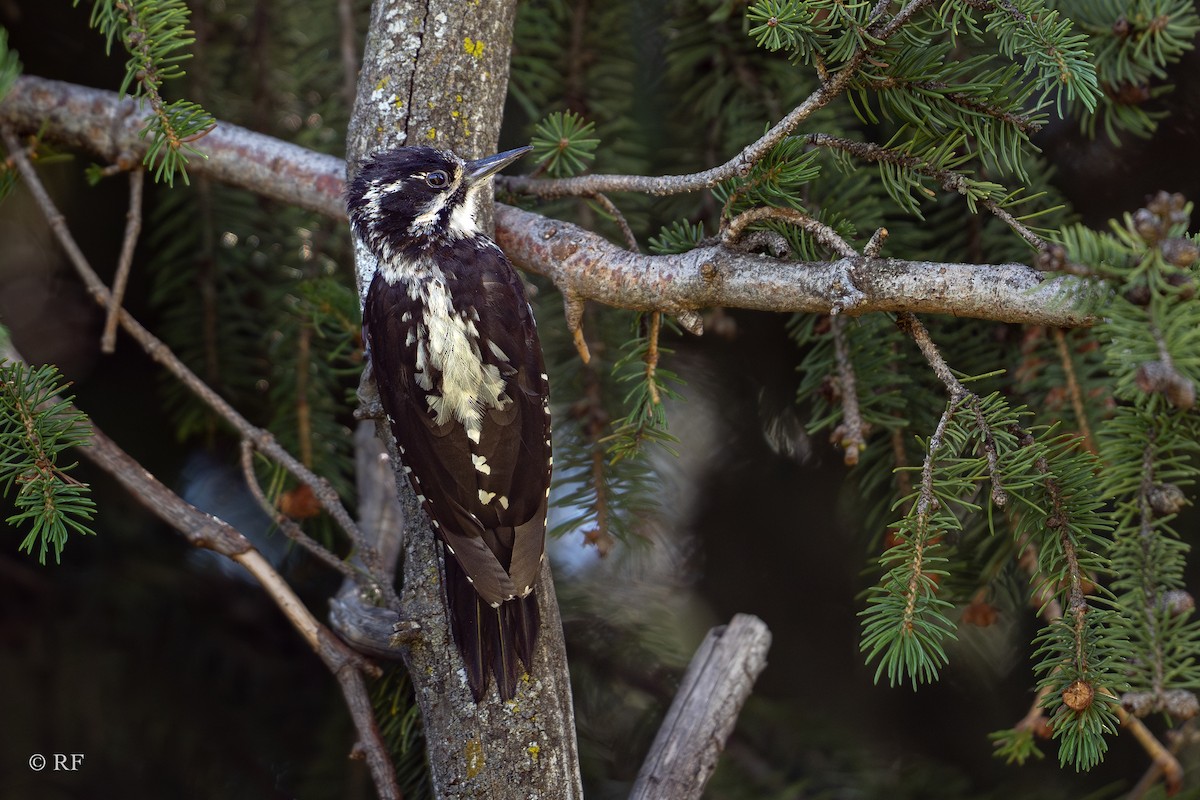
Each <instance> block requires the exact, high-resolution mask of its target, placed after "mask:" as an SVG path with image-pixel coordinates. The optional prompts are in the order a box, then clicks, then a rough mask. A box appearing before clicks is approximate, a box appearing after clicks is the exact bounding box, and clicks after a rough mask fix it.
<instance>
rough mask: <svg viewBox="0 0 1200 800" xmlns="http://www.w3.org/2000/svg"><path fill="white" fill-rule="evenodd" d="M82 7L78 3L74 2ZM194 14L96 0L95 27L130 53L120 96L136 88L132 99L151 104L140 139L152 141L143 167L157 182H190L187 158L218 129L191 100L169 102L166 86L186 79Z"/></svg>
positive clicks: (180, 7)
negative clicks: (205, 136) (202, 138)
mask: <svg viewBox="0 0 1200 800" xmlns="http://www.w3.org/2000/svg"><path fill="white" fill-rule="evenodd" d="M75 4H76V5H78V4H79V0H75ZM190 13H191V12H190V11H189V10H188V7H187V5H186V4H185V3H184V2H183V0H95V2H94V4H93V5H92V15H91V25H92V27H93V28H96V29H97V30H98V31H99V32H100V33H101V34H102V35H103V36H104V39H105V49H106V52H108V53H110V54H111V53H112V47H113V42H114V41H117V40H119V41H120V43H121V45H122V46H123V47H124V48H125V50H126V51H127V52H128V53H129V59H128V60H127V61H126V63H125V78H124V80H122V82H121V89H120V91H121V93H122V94H125V93H127V92H128V91H129V89H130V87H133V92H132V94H133V96H134V97H137V98H138V99H139V100H142V101H145V102H147V103H149V105H150V114H149V115H148V116H147V118H146V126H145V127H144V128H142V131H141V136H142V138H144V139H149V140H150V145H149V148H148V149H147V151H146V156H145V158H144V159H143V163H144V164H145V165H146V167H147V168H148V169H149V170H152V171H153V173H154V179H155V180H156V181H165V182H166V183H167V184H168V185H174V182H175V177H176V176H180V177H182V178H183V181H184V183H187V181H188V175H187V163H188V157H189V155H194V156H201V157H203V155H204V154H203V153H202V152H201V151H200V150H199V149H197V148H196V146H195V144H194V143H195V142H196V140H198V139H200V138H201V137H202V136H204V135H205V134H206V133H208V132H209V131H211V130H212V129H213V127H214V126H215V125H216V123H215V121H214V120H213V117H212V115H210V114H209V113H208V112H207V111H205V110H204V109H203V108H201V107H200V106H199V105H198V104H196V103H193V102H191V101H189V100H182V99H181V100H175V101H172V102H167V100H166V99H165V98H164V97H163V96H162V93H161V89H162V86H163V83H164V82H166V81H168V80H172V79H174V78H179V77H182V76H183V74H184V71H183V66H182V64H183V62H184V61H186V60H187V59H189V58H191V54H190V53H188V52H185V51H184V48H186V47H188V46H190V45H191V44H192V43H193V41H194V36H193V34H192V31H190V30H188V29H187V23H188V18H189V16H190Z"/></svg>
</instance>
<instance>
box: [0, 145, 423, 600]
mask: <svg viewBox="0 0 1200 800" xmlns="http://www.w3.org/2000/svg"><path fill="white" fill-rule="evenodd" d="M0 139H3V141H4V144H5V147H7V148H8V150H9V154H10V156H11V157H12V159H13V161H14V162H15V163H16V165H17V169H18V170H19V171H20V173H21V177H22V179H23V180H24V181H25V185H26V187H27V188H28V189H29V192H30V194H31V195H32V196H33V198H34V201H35V202H36V203H37V204H38V206H39V207H40V208H41V210H42V213H43V215H45V217H46V221H47V223H48V224H49V226H50V229H51V230H52V231H53V232H54V235H55V237H56V238H57V239H58V241H59V244H60V245H62V248H63V250H65V251H66V253H67V257H68V258H69V259H70V260H71V263H72V264H73V265H74V266H75V270H76V272H77V273H78V274H79V276H80V278H81V279H82V280H83V283H84V285H85V286H86V287H87V290H88V292H89V293H90V294H91V295H92V298H93V299H94V300H96V302H97V303H99V304H100V305H101V306H103V307H107V306H108V305H109V303H110V302H111V298H112V294H111V292H110V291H109V290H108V287H106V286H105V285H104V282H103V281H101V280H100V277H99V276H98V275H97V274H96V271H95V270H94V269H92V266H91V264H90V263H88V260H87V257H86V256H84V254H83V251H82V250H80V249H79V245H78V244H77V243H76V242H75V238H74V236H72V235H71V231H70V229H69V228H68V227H67V224H66V220H65V219H64V218H63V216H62V214H61V213H60V212H59V210H58V208H57V207H56V206H55V205H54V201H53V200H51V199H50V195H49V193H47V191H46V187H45V186H44V185H43V184H42V182H41V179H40V178H38V175H37V171H36V170H34V168H33V164H31V163H30V161H29V159H28V157H27V156H26V155H25V153H24V150H23V149H22V148H21V145H20V142H19V141H18V140H17V138H16V136H14V135H13V133H12V131H10V130H9V129H7V128H2V129H0ZM119 318H120V324H121V327H122V328H123V329H124V330H125V331H126V333H128V334H129V335H130V336H131V337H133V339H134V340H135V341H136V342H137V343H138V344H140V345H141V346H142V349H144V350H145V351H146V353H147V354H148V355H149V356H150V357H151V358H153V359H154V360H155V361H157V362H158V363H159V364H161V365H163V366H164V367H166V368H167V370H168V371H169V372H171V374H173V375H174V376H175V377H176V378H177V379H178V380H179V381H180V382H181V383H183V384H184V386H186V387H187V388H188V389H189V390H190V391H191V392H192V393H194V394H195V395H196V396H197V397H198V398H200V400H201V401H203V402H204V403H205V405H207V406H209V407H210V408H211V409H213V411H215V412H216V413H217V414H218V415H219V416H220V417H222V418H223V419H224V420H225V421H226V422H228V423H229V424H230V425H231V426H232V427H233V428H234V429H235V430H237V431H238V433H239V434H241V436H242V438H244V439H249V440H250V441H252V442H253V443H254V446H255V448H256V449H257V450H259V452H262V453H263V454H265V455H267V456H270V457H271V458H272V459H274V460H275V461H277V462H278V463H279V464H280V465H281V466H282V467H283V468H284V469H286V470H287V471H288V472H290V473H291V474H292V475H293V476H294V477H295V478H296V479H297V480H299V481H300V482H301V483H306V484H308V485H309V486H310V487H311V488H312V490H313V494H314V496H315V497H316V498H317V501H318V502H319V503H320V504H321V507H322V508H324V509H325V510H326V512H328V513H329V515H330V516H331V517H332V518H333V520H334V522H335V523H337V525H338V527H340V528H341V529H342V530H343V531H344V532H345V533H346V535H347V536H349V537H350V539H351V541H353V542H354V544H355V547H356V548H358V549H359V550H360V552H361V553H362V555H363V560H364V563H365V564H366V565H367V568H368V570H369V571H370V574H371V577H372V579H373V580H374V581H375V583H377V584H378V585H377V586H374V587H372V588H373V589H374V590H375V591H379V592H382V593H383V596H384V598H386V600H387V603H388V605H389V607H391V608H393V609H396V610H399V607H400V602H399V599H398V598H397V597H396V594H395V590H394V589H393V588H392V585H391V578H390V577H389V576H387V575H385V574H384V573H383V571H382V570H380V569H379V567H378V564H377V562H378V558H377V555H376V554H375V551H374V548H373V547H371V546H370V543H369V542H368V541H366V539H364V537H363V536H362V535H361V533H360V532H359V530H358V526H357V525H355V524H354V520H353V519H351V518H350V513H349V512H348V511H347V510H346V508H345V506H343V505H342V502H341V498H339V497H338V494H337V492H336V491H335V490H334V488H333V486H331V485H330V483H329V481H327V480H325V479H324V478H322V477H320V476H318V475H316V474H315V473H313V471H312V470H310V469H309V468H308V467H306V466H304V464H302V463H301V462H300V461H299V460H297V459H296V457H295V456H293V455H292V454H291V453H289V452H288V451H287V450H286V449H284V448H283V447H282V446H281V445H280V444H279V442H278V441H276V439H275V437H274V436H272V435H271V433H270V432H269V431H266V430H263V429H261V428H258V427H256V426H254V425H252V424H250V422H249V421H248V420H247V419H246V418H245V417H243V416H242V415H241V414H240V413H238V411H237V410H236V409H235V408H234V407H233V406H231V405H230V404H229V403H228V402H227V401H226V400H225V399H224V398H223V397H221V396H220V395H219V394H217V393H216V392H215V391H213V389H212V387H210V386H209V385H208V384H206V383H204V382H203V381H202V380H200V379H199V378H198V377H197V376H196V374H195V373H194V372H192V371H191V370H190V369H189V368H188V367H187V365H186V364H184V363H183V362H182V361H180V360H179V358H178V356H176V355H175V354H174V353H173V352H172V351H171V349H170V348H169V347H168V346H167V345H166V344H165V343H164V342H163V341H162V340H161V339H159V338H157V337H156V336H154V334H152V333H150V331H148V330H147V329H146V328H145V327H143V326H142V324H141V323H140V322H138V321H137V320H136V319H135V318H134V317H133V315H132V314H130V313H129V312H128V311H126V310H125V309H120V311H119Z"/></svg>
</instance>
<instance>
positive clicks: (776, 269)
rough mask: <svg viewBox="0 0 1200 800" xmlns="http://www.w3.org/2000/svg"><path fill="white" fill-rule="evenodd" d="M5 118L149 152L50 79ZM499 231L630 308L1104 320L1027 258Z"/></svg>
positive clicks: (302, 188)
mask: <svg viewBox="0 0 1200 800" xmlns="http://www.w3.org/2000/svg"><path fill="white" fill-rule="evenodd" d="M0 124H8V125H11V126H13V127H14V128H16V129H18V130H20V131H22V132H25V133H34V132H37V131H38V130H43V131H44V134H45V135H46V136H48V137H50V138H52V139H54V140H55V141H59V142H62V143H64V144H67V145H70V146H72V147H78V148H82V149H85V150H89V151H91V152H95V153H97V154H99V155H100V156H101V157H103V158H106V159H108V160H111V161H117V160H120V159H124V160H126V161H131V160H133V161H136V159H137V158H140V154H141V153H143V152H144V149H145V142H143V141H142V140H141V139H140V138H139V136H138V131H139V130H140V129H141V126H142V121H141V115H140V114H139V112H138V110H137V104H136V102H135V101H133V100H129V99H121V98H119V97H118V95H117V94H115V93H113V92H106V91H101V90H98V89H89V88H86V87H82V86H75V85H72V84H68V83H62V82H59V81H51V80H46V79H44V78H35V77H28V76H25V77H21V78H19V79H17V82H16V84H15V85H14V86H13V88H12V90H11V91H10V93H9V95H8V96H7V97H6V98H5V100H4V101H3V102H0ZM200 144H201V147H202V149H203V150H204V151H205V153H206V154H207V156H208V157H207V158H205V159H199V158H193V159H192V163H191V165H190V167H189V168H190V169H191V171H192V172H194V173H198V174H199V173H202V174H206V175H208V176H210V177H212V178H214V179H216V180H220V181H223V182H225V183H228V184H230V185H233V186H238V187H242V188H245V189H247V190H250V191H254V192H257V193H258V194H261V195H263V196H266V197H270V198H273V199H275V200H279V201H282V202H285V203H289V204H292V205H296V206H300V207H302V208H307V209H310V210H312V211H316V212H318V213H321V214H324V215H327V216H330V217H334V218H344V216H345V205H344V201H343V192H344V184H345V164H344V163H343V162H342V161H341V159H338V158H336V157H334V156H327V155H322V154H319V153H314V152H313V151H311V150H306V149H305V148H303V147H298V146H296V145H293V144H289V143H287V142H282V141H280V140H278V139H274V138H272V137H270V136H264V135H262V134H258V133H254V132H252V131H249V130H246V129H245V128H240V127H238V126H236V125H228V124H225V123H222V124H221V125H219V126H218V127H217V128H216V129H215V130H214V131H212V132H211V133H209V134H208V135H207V136H205V137H204V138H203V139H202V140H201V143H200ZM496 234H497V240H498V241H499V242H500V244H501V246H502V247H503V248H504V250H505V252H507V253H508V255H509V257H510V258H511V259H512V260H513V261H514V263H516V264H517V265H518V266H520V267H522V268H524V269H526V270H529V271H531V272H536V273H539V274H542V275H546V276H549V277H550V278H552V279H553V280H554V281H555V283H556V284H557V285H558V287H559V288H560V289H561V290H563V292H564V293H571V294H573V295H575V296H578V297H583V298H588V299H593V300H597V301H600V302H602V303H607V304H609V305H614V306H620V307H624V308H633V309H642V310H651V309H663V310H666V311H669V312H672V313H679V312H681V311H688V310H694V309H699V308H706V307H712V306H728V307H734V308H750V309H759V310H764V311H783V312H793V311H800V312H811V313H831V312H846V313H851V314H864V313H869V312H872V311H893V312H899V311H911V312H914V313H936V314H952V315H955V316H965V317H974V318H979V319H989V320H996V321H1000V322H1015V323H1030V324H1041V325H1050V326H1055V327H1066V328H1070V327H1079V326H1082V325H1089V324H1091V322H1092V313H1091V311H1090V309H1089V305H1090V304H1089V302H1088V301H1089V299H1091V297H1092V292H1090V291H1089V288H1088V287H1089V284H1087V283H1086V282H1085V281H1082V280H1080V279H1078V278H1074V277H1069V276H1062V277H1053V278H1047V277H1046V276H1045V275H1043V274H1042V273H1039V272H1038V271H1036V270H1034V269H1033V268H1031V267H1029V266H1027V265H1025V264H995V265H979V264H955V263H936V262H924V261H904V260H900V259H872V258H863V259H848V258H844V259H840V260H838V261H833V262H817V263H800V262H791V261H783V260H780V259H775V258H770V257H768V256H762V255H756V254H753V253H745V252H741V251H739V250H734V249H730V248H725V247H720V246H713V247H701V248H697V249H695V250H692V251H690V252H687V253H683V254H679V255H666V256H651V255H641V254H636V253H631V252H628V251H626V250H623V249H621V248H620V247H617V246H616V245H614V244H612V243H610V242H608V241H607V240H605V239H604V238H602V237H600V236H598V235H596V234H594V233H591V232H589V231H587V230H584V229H583V228H580V227H578V226H576V225H572V224H570V223H567V222H562V221H559V220H555V219H550V218H547V217H543V216H541V215H538V214H534V213H532V212H528V211H522V210H520V209H517V208H513V207H510V206H505V205H502V204H497V206H496Z"/></svg>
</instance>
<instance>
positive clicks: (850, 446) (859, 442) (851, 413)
mask: <svg viewBox="0 0 1200 800" xmlns="http://www.w3.org/2000/svg"><path fill="white" fill-rule="evenodd" d="M829 322H830V325H831V326H832V329H833V349H834V353H835V357H836V359H837V370H838V385H839V387H840V389H841V392H840V393H841V398H842V420H843V422H842V424H841V425H839V426H838V428H837V431H835V434H836V435H837V438H838V442H839V443H840V444H841V446H842V449H843V450H844V451H845V453H844V455H843V456H842V460H843V462H844V463H845V464H846V466H848V467H852V466H854V465H855V464H857V463H858V457H859V454H861V453H862V451H863V448H865V447H866V445H867V440H866V436H865V426H864V424H863V419H862V412H861V411H860V410H859V405H858V381H857V378H856V376H855V374H854V362H853V361H851V359H850V344H849V342H847V341H846V318H845V317H843V316H840V315H839V316H835V317H831V318H830V320H829Z"/></svg>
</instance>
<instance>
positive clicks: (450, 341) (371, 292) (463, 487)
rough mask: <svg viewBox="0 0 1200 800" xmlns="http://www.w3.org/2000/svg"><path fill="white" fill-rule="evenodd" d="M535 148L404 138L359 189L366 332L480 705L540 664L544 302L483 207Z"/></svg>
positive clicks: (353, 199) (356, 183) (353, 195)
mask: <svg viewBox="0 0 1200 800" xmlns="http://www.w3.org/2000/svg"><path fill="white" fill-rule="evenodd" d="M531 149H532V148H530V147H521V148H517V149H516V150H509V151H507V152H504V153H500V154H498V155H494V156H489V157H487V158H481V159H478V160H476V161H466V160H464V159H462V158H460V157H458V156H457V155H455V154H454V153H453V152H450V151H449V150H436V149H434V148H431V147H400V148H396V149H392V150H387V151H383V152H379V153H376V154H374V155H373V156H370V157H368V158H367V159H366V160H364V161H363V162H362V164H361V165H360V168H359V170H358V173H357V174H356V175H355V177H354V178H353V180H351V181H350V184H349V187H348V189H347V201H346V206H347V211H348V213H349V217H350V224H351V228H352V230H353V232H354V235H355V236H356V237H357V238H358V239H359V240H360V241H361V242H362V244H363V245H365V246H366V248H367V249H368V250H369V251H370V252H371V254H372V255H374V257H375V259H376V261H377V263H378V266H377V268H376V270H375V273H374V275H372V276H371V281H370V286H369V288H368V290H367V296H366V300H365V302H364V305H363V339H364V341H365V342H366V347H367V354H368V358H369V360H370V365H371V371H372V374H373V375H374V378H375V383H376V385H377V386H378V388H379V399H380V403H381V405H382V406H383V410H384V412H385V413H386V414H387V421H388V425H389V426H390V427H391V431H392V435H393V436H394V437H395V439H396V446H397V449H398V450H399V454H400V459H401V461H402V462H403V465H404V466H403V469H404V472H405V473H407V475H408V478H409V481H410V482H411V483H412V487H413V489H414V490H415V491H416V494H417V498H418V500H420V502H421V503H422V505H423V506H424V508H425V511H426V512H427V513H428V514H429V518H430V520H431V521H432V524H433V528H434V531H435V532H436V534H437V536H438V537H439V538H440V539H441V542H442V545H443V548H444V557H443V559H442V562H443V564H444V572H443V587H444V591H445V597H446V603H447V606H448V610H449V616H450V627H451V631H452V633H453V636H454V640H455V642H456V643H457V645H458V650H459V652H460V653H461V654H462V658H463V662H464V664H465V667H466V676H467V684H468V686H469V687H470V690H471V694H472V696H473V697H474V698H475V702H476V703H478V702H480V701H481V700H482V699H483V698H484V697H485V696H486V694H487V691H488V683H489V673H490V674H492V675H495V677H496V684H497V689H498V691H499V694H500V697H501V699H504V700H509V699H511V698H512V697H513V696H514V695H515V693H516V690H517V683H518V680H519V677H520V674H521V673H520V670H519V668H518V661H520V662H521V663H523V664H524V666H525V669H526V670H529V669H531V667H532V657H533V649H534V644H535V642H536V639H537V633H538V625H539V613H538V605H537V598H536V596H535V594H534V586H535V585H536V583H537V578H538V575H539V573H540V571H541V566H542V561H543V560H544V557H545V555H544V554H545V541H546V502H547V498H548V497H549V494H550V470H551V465H552V463H553V461H552V459H551V453H550V404H549V383H548V378H547V377H546V368H545V365H544V363H543V359H542V349H541V345H540V343H539V341H538V334H537V328H536V326H535V323H534V319H533V309H532V307H531V306H530V305H529V302H528V300H527V299H526V298H525V291H524V289H523V288H522V285H521V279H520V277H519V276H518V275H517V273H516V270H514V269H513V266H512V264H511V263H510V262H509V260H508V258H507V257H506V256H505V255H504V253H503V252H502V251H501V250H500V248H499V247H497V246H496V243H495V242H493V241H492V240H491V239H490V238H488V236H487V235H486V234H485V233H484V232H483V231H482V230H480V227H479V225H478V223H477V221H476V219H475V217H476V210H477V208H478V204H479V200H480V196H481V194H482V193H483V192H485V191H487V190H488V187H489V186H490V185H491V181H490V178H491V176H492V175H494V174H495V173H496V172H498V171H499V170H501V169H502V168H503V167H505V166H507V165H508V164H510V163H512V162H513V161H515V160H516V159H517V158H519V157H521V156H522V155H524V154H525V153H527V152H529V150H531Z"/></svg>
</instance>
